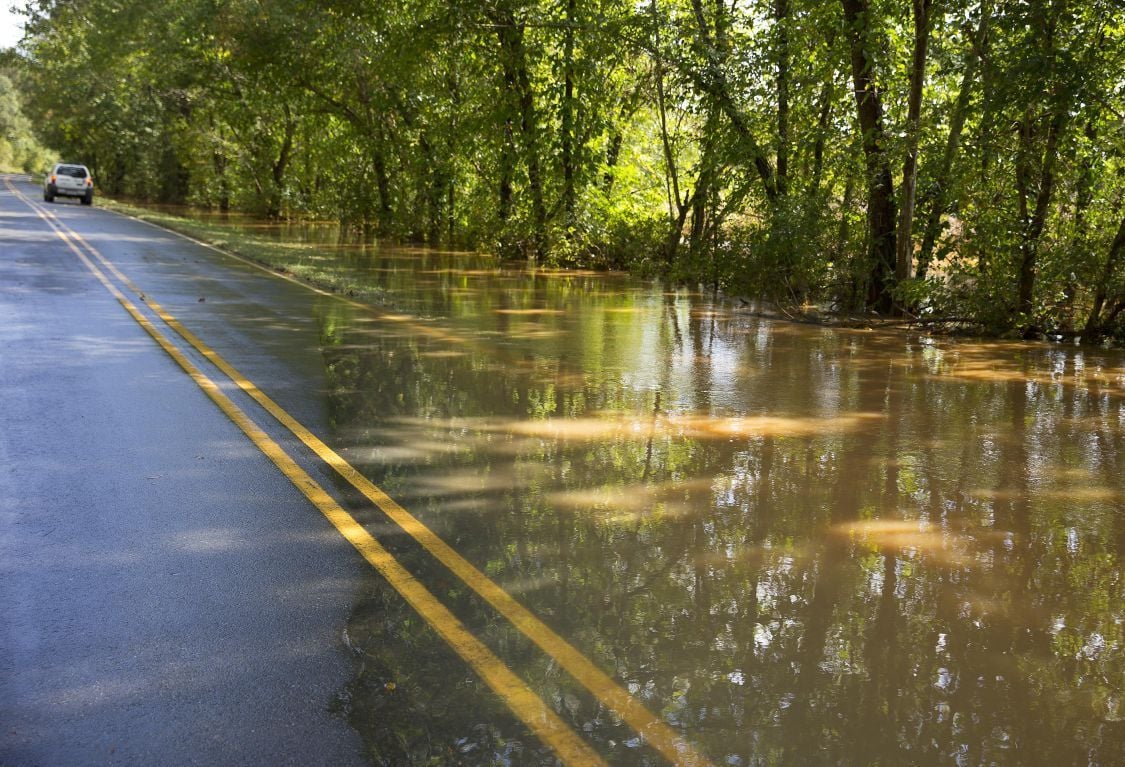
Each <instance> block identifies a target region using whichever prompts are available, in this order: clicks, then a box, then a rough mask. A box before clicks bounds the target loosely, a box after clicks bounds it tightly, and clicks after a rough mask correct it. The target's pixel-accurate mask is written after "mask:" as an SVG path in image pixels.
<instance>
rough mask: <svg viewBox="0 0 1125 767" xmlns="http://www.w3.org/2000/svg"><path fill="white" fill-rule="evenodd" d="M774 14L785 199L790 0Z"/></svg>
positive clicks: (777, 1)
mask: <svg viewBox="0 0 1125 767" xmlns="http://www.w3.org/2000/svg"><path fill="white" fill-rule="evenodd" d="M927 1H928V0H927ZM773 12H774V21H775V23H776V27H777V163H776V165H777V194H778V196H779V197H784V196H785V194H786V192H787V191H788V187H789V79H790V72H789V0H774V6H773Z"/></svg>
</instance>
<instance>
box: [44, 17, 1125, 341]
mask: <svg viewBox="0 0 1125 767" xmlns="http://www.w3.org/2000/svg"><path fill="white" fill-rule="evenodd" d="M29 10H30V12H31V16H30V20H29V24H28V27H27V29H28V34H27V37H26V39H25V41H24V43H23V46H22V52H23V58H24V66H25V68H26V72H27V77H28V86H27V87H28V96H29V106H30V111H31V113H32V114H33V115H34V117H35V118H36V122H37V124H38V125H39V126H41V127H42V129H43V136H42V138H43V139H44V140H45V141H46V143H48V144H49V145H51V146H55V147H58V148H59V149H60V150H61V151H63V152H64V153H65V155H66V156H67V157H68V158H73V159H75V160H83V161H86V162H88V163H89V164H90V165H91V166H92V167H93V168H94V171H95V174H96V176H97V178H98V180H99V182H100V184H101V186H102V187H103V188H104V189H105V190H106V191H108V192H110V193H113V194H120V195H128V196H132V197H137V198H143V199H149V200H154V201H162V202H189V203H192V204H197V205H205V206H214V207H217V208H220V209H228V208H238V209H244V210H251V211H255V212H259V213H262V214H265V215H269V216H294V215H296V216H308V215H312V216H317V217H328V218H338V219H340V220H342V221H345V222H348V223H350V224H354V225H356V226H362V227H365V228H367V229H369V230H371V231H373V232H375V233H376V234H379V235H384V236H391V237H397V238H409V239H413V240H417V241H425V242H428V243H431V244H435V245H437V244H440V245H452V246H468V247H481V248H489V249H497V250H498V251H499V252H502V253H504V254H506V255H521V256H529V257H537V258H540V259H547V260H551V261H554V262H557V263H563V264H580V265H610V266H628V267H630V268H635V269H637V268H639V269H649V270H652V271H661V272H666V273H670V274H672V275H673V276H676V277H683V278H690V279H699V280H703V281H706V282H708V283H712V284H715V285H717V286H722V287H725V288H728V289H730V290H732V291H736V292H740V293H742V294H744V295H748V296H755V297H761V298H765V299H768V300H773V301H778V302H781V303H783V304H786V305H791V306H796V305H801V304H805V303H807V302H818V303H819V302H830V303H833V304H834V305H836V306H837V307H840V308H846V309H853V308H859V307H864V306H865V307H867V308H871V309H875V310H878V311H880V312H884V313H889V312H896V311H902V312H908V313H911V314H917V315H919V316H922V317H928V318H931V319H934V320H953V321H958V322H964V323H968V324H971V325H973V326H976V327H983V328H986V329H989V330H992V331H996V332H1004V331H1010V332H1024V333H1035V332H1042V331H1051V332H1061V333H1064V334H1065V333H1075V334H1083V335H1084V336H1085V337H1086V338H1087V339H1094V338H1100V337H1104V336H1105V335H1107V334H1114V333H1116V334H1122V333H1123V332H1125V264H1123V263H1122V262H1123V261H1125V254H1123V251H1125V217H1123V215H1125V206H1123V202H1125V200H1123V195H1125V178H1123V175H1122V174H1123V172H1125V166H1123V162H1122V149H1123V146H1125V123H1123V115H1125V78H1123V76H1122V72H1123V71H1125V9H1123V6H1122V5H1121V3H1120V2H1119V0H1088V1H1085V2H1078V1H1077V0H912V2H911V3H902V2H892V1H891V0H743V2H727V1H726V0H646V1H645V2H641V3H633V2H622V1H621V0H558V2H553V3H547V2H542V1H541V0H484V1H483V2H477V1H475V0H474V2H464V0H451V1H448V2H434V0H385V1H384V0H381V1H380V2H371V1H370V0H343V1H337V2H329V3H323V2H309V0H271V2H250V0H173V1H172V2H167V3H159V4H153V3H145V2H138V1H137V0H68V1H65V2H64V1H61V0H40V1H39V2H37V3H34V4H32V6H31V8H30V9H29Z"/></svg>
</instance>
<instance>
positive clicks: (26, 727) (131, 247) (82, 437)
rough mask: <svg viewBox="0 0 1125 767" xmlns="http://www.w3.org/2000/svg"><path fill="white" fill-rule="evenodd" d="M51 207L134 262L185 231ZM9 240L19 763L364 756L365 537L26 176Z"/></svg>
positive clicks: (3, 240)
mask: <svg viewBox="0 0 1125 767" xmlns="http://www.w3.org/2000/svg"><path fill="white" fill-rule="evenodd" d="M18 187H19V189H20V191H22V192H25V193H27V194H30V195H33V194H34V193H35V190H34V188H32V187H30V186H28V185H26V184H19V185H18ZM51 210H52V212H53V213H55V214H56V215H58V217H59V218H60V219H61V220H62V221H64V222H65V223H66V224H67V225H69V226H73V227H75V228H76V229H78V230H81V231H84V232H87V233H89V234H90V236H91V238H92V239H95V238H96V235H95V234H94V233H95V232H102V233H103V234H102V235H101V239H102V240H104V241H99V243H98V247H99V248H102V249H104V250H105V252H106V253H107V255H109V256H111V257H114V258H121V259H122V260H123V262H124V265H125V266H126V267H127V268H128V267H131V266H134V265H136V264H139V263H141V262H142V261H144V260H145V259H146V258H151V257H152V255H153V254H155V253H162V252H163V251H164V248H166V247H168V245H169V244H170V243H169V241H168V238H166V237H161V236H160V235H158V234H157V233H156V232H155V231H154V230H151V229H148V228H147V227H143V226H142V225H140V224H136V223H133V222H130V221H127V220H126V219H122V218H117V217H114V216H112V215H110V214H108V213H105V212H103V211H98V210H96V209H95V210H91V209H87V208H80V207H78V206H72V205H55V206H51ZM177 245H179V246H180V247H181V248H182V244H181V243H177ZM0 254H2V255H0V402H2V405H0V420H2V423H0V514H2V515H0V606H2V610H3V614H4V616H5V617H4V620H3V621H2V624H0V625H2V628H0V644H2V651H0V664H2V665H0V722H2V723H3V731H2V739H0V763H2V764H5V765H25V764H27V765H33V764H44V765H47V764H251V763H255V764H263V763H270V764H317V763H320V764H329V763H330V764H362V763H364V760H363V759H362V746H361V743H360V739H359V738H358V737H357V735H356V734H355V732H353V731H352V730H351V728H349V727H348V725H347V724H346V722H345V721H343V719H342V718H341V717H339V716H336V715H334V714H332V713H331V709H332V705H333V701H334V697H335V696H337V695H338V693H339V690H340V689H341V687H342V686H343V685H344V684H345V683H346V681H347V680H348V678H349V677H350V675H351V673H352V661H351V659H350V657H349V654H348V652H347V648H346V647H345V645H344V643H343V638H342V631H343V627H344V625H345V620H346V617H347V615H348V612H349V610H350V608H351V605H352V603H353V601H354V599H355V594H356V592H357V589H359V588H360V587H361V585H362V582H363V579H364V578H365V577H368V575H367V573H366V572H365V570H364V569H363V567H362V563H361V562H359V561H358V560H357V558H356V557H355V556H354V555H352V552H351V547H349V546H348V545H347V543H346V542H344V541H343V540H342V539H341V538H339V537H338V536H334V535H332V534H330V531H329V530H327V529H326V525H325V524H324V520H323V518H322V517H321V516H320V515H318V514H316V513H315V511H313V512H312V513H310V504H309V502H308V500H307V499H306V498H305V497H303V495H302V494H301V493H300V492H299V491H298V490H297V489H296V488H295V487H294V486H293V485H292V483H290V482H289V481H288V480H287V479H286V478H285V477H284V476H282V475H281V474H280V473H279V472H278V471H277V469H276V468H275V467H274V466H273V465H272V464H271V462H270V461H269V460H268V459H267V458H266V457H265V456H263V455H262V454H261V453H260V452H259V451H258V450H256V449H254V447H253V445H252V444H251V443H250V442H248V441H247V439H246V437H245V436H244V435H243V434H242V433H241V432H240V431H239V429H238V428H237V427H236V426H235V425H234V424H233V423H232V422H231V420H230V419H229V418H228V417H227V416H225V415H224V414H223V413H222V412H221V411H220V410H219V409H217V408H216V407H215V406H214V405H213V404H212V402H210V401H209V399H208V397H207V396H206V395H205V394H204V393H203V391H201V390H200V388H199V387H198V386H197V385H196V384H195V383H193V381H192V380H191V379H190V378H189V377H188V376H186V375H185V374H184V372H183V370H182V369H180V367H179V366H178V365H177V364H176V363H175V362H174V361H173V360H172V358H171V357H169V355H168V354H167V353H165V352H164V351H163V350H162V349H161V348H160V347H159V346H158V345H157V344H155V343H154V342H153V340H152V338H150V337H149V335H148V334H147V333H146V332H145V331H144V330H143V329H142V327H141V326H140V325H138V324H137V322H135V321H134V320H133V319H132V318H131V317H130V316H129V314H127V313H126V312H125V311H124V310H123V309H122V306H121V305H120V304H119V303H118V301H117V300H115V298H114V297H113V295H111V294H110V293H109V292H108V291H107V290H106V288H105V287H103V286H102V285H101V284H99V283H98V281H97V280H96V279H95V277H94V276H93V275H92V273H91V272H90V271H89V269H87V267H86V266H85V265H84V264H83V263H82V262H81V261H80V260H79V259H78V258H77V257H76V255H75V254H74V253H73V252H72V251H71V250H70V248H68V247H67V245H66V244H65V243H64V241H63V240H62V239H61V238H60V237H59V235H58V234H57V233H56V232H55V231H53V230H52V229H51V228H50V226H49V225H48V223H47V222H46V221H45V220H44V219H42V218H41V217H39V216H38V215H37V214H36V213H35V212H34V211H33V210H32V209H31V208H30V207H29V206H28V205H27V204H25V202H23V201H22V200H20V199H18V198H17V197H16V196H15V195H14V194H13V193H12V191H11V189H10V188H4V189H3V191H2V192H0ZM158 271H159V269H155V268H154V269H150V270H149V271H146V272H145V273H144V275H143V277H144V278H152V277H155V276H156V275H157V273H158ZM151 282H152V283H153V284H154V286H155V287H157V288H158V289H159V288H168V287H171V292H175V291H176V290H179V291H181V292H182V291H188V292H189V293H194V292H197V291H196V288H197V285H195V284H190V283H189V282H188V281H180V282H177V280H176V277H175V275H172V276H171V277H168V276H164V277H162V278H161V279H160V281H157V280H156V279H153V280H151ZM173 285H175V287H172V286H173ZM201 297H202V296H198V297H194V298H193V299H192V301H193V303H195V302H198V299H199V298H201ZM172 303H174V302H172Z"/></svg>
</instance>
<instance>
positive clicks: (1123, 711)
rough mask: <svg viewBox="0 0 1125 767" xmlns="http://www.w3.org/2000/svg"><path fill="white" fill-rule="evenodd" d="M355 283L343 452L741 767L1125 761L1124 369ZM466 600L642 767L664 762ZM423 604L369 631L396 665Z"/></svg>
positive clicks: (516, 273)
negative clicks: (412, 614) (400, 644)
mask: <svg viewBox="0 0 1125 767" xmlns="http://www.w3.org/2000/svg"><path fill="white" fill-rule="evenodd" d="M326 250H327V251H329V252H330V249H321V250H319V251H318V252H317V256H316V257H324V254H325V252H326ZM337 256H338V254H337V255H332V256H331V258H332V264H333V266H332V268H333V269H340V268H343V269H347V270H349V280H350V281H349V284H350V285H352V286H353V290H354V291H355V292H356V293H358V294H359V295H361V296H378V297H379V303H378V304H377V305H376V310H377V311H375V312H371V311H367V310H364V309H362V308H358V307H356V306H352V305H347V304H345V303H341V302H338V301H325V302H324V303H323V304H321V305H320V307H319V309H318V313H319V315H318V320H319V323H320V328H321V336H322V349H323V358H324V366H325V369H326V371H327V377H328V382H329V393H328V400H327V405H328V413H329V420H330V423H331V428H332V432H333V433H332V435H331V441H332V442H333V444H335V445H337V446H339V448H340V449H341V452H342V454H343V455H345V456H346V457H347V458H348V460H349V461H350V462H352V464H353V465H355V466H357V467H359V468H360V469H361V470H362V471H363V472H364V473H365V474H366V475H367V476H368V477H369V478H370V479H371V480H373V481H374V482H376V483H377V484H379V485H380V486H381V487H382V488H384V489H385V490H386V491H387V492H388V493H390V494H391V495H392V496H393V497H394V498H396V499H397V500H398V501H399V502H400V503H402V504H403V505H404V506H406V507H407V508H409V509H410V510H411V511H412V512H413V513H414V514H415V515H416V516H418V517H419V518H420V519H422V520H423V521H424V522H425V523H426V524H427V525H428V526H430V527H431V528H432V529H433V530H435V531H436V532H437V533H438V534H439V535H440V536H441V537H442V538H444V539H445V540H446V541H448V542H450V543H451V544H452V545H454V546H455V548H457V549H458V551H460V552H461V553H462V554H463V555H464V556H465V557H467V558H468V559H469V560H470V561H471V562H472V563H474V564H475V565H476V566H477V567H478V568H479V569H480V570H481V571H483V572H485V573H487V574H488V575H489V576H490V577H491V578H492V579H493V580H495V581H496V582H498V583H499V584H500V585H502V586H503V587H504V588H505V589H506V590H507V591H508V592H509V593H511V594H513V595H515V596H516V597H517V598H518V599H519V600H520V601H521V602H522V603H523V604H524V605H526V606H527V607H528V608H530V609H531V611H532V612H533V613H535V614H536V615H538V616H539V617H540V618H542V619H543V620H544V621H545V622H546V623H547V624H549V625H550V626H551V627H553V628H554V629H555V630H557V631H558V632H559V633H561V634H562V635H564V636H565V637H566V638H567V639H569V640H570V641H571V642H572V643H573V644H574V645H575V646H577V647H578V648H579V649H580V650H582V651H583V652H584V653H585V654H586V655H587V656H588V657H590V658H591V659H592V660H593V661H594V662H595V663H596V664H597V665H598V666H599V667H601V668H602V669H605V670H606V671H607V672H609V673H610V674H611V675H612V676H613V677H614V678H616V679H617V680H618V681H619V682H620V683H621V684H622V685H623V686H625V687H626V689H628V690H629V691H630V692H631V693H632V694H633V695H634V696H636V697H637V698H639V699H640V700H641V701H642V702H643V703H644V704H645V705H646V706H647V707H648V708H649V710H650V711H653V712H656V713H658V714H659V715H660V716H661V717H662V718H663V719H664V720H665V721H666V722H667V723H669V724H670V725H672V726H673V727H674V728H676V729H678V730H679V731H681V732H682V733H683V735H684V736H685V738H686V739H687V740H688V741H690V742H692V743H694V744H697V745H698V746H699V748H700V749H701V750H702V751H703V752H704V753H706V754H707V755H708V757H709V758H710V759H712V760H713V761H714V762H715V763H717V764H728V765H751V764H779V763H786V764H817V763H825V764H827V763H832V764H835V763H850V764H906V763H911V764H1113V763H1121V760H1122V759H1125V699H1123V695H1125V690H1123V681H1125V656H1123V648H1122V641H1123V633H1125V627H1123V621H1125V600H1123V597H1125V584H1123V581H1122V564H1121V557H1122V554H1123V552H1125V511H1123V509H1125V464H1123V460H1122V455H1123V450H1125V360H1123V357H1122V355H1121V354H1120V353H1116V352H1108V351H1097V350H1093V351H1092V350H1086V349H1076V348H1067V347H1051V346H1043V345H1032V344H1022V343H1019V344H1017V343H973V342H967V341H961V340H946V339H933V338H926V337H919V336H909V335H893V334H892V335H888V334H880V333H874V332H865V331H844V330H831V329H823V328H816V327H809V326H800V325H791V324H778V323H774V322H770V321H765V320H761V319H756V318H753V317H751V316H748V315H746V314H741V313H739V312H738V311H735V310H732V309H731V308H730V307H729V306H728V305H726V304H715V303H713V302H711V301H709V300H708V299H707V298H705V297H703V296H701V295H698V294H695V293H692V292H690V291H683V290H664V289H661V288H660V287H659V286H653V285H651V284H642V283H639V282H635V281H631V280H629V279H627V278H624V277H621V276H614V275H595V274H583V273H578V274H575V273H560V272H554V271H549V270H538V271H535V270H531V271H529V270H524V269H519V268H505V267H502V266H498V265H497V264H495V263H492V262H490V261H489V260H488V259H485V258H480V257H455V256H452V255H449V254H438V253H431V252H425V251H411V250H383V251H363V250H362V249H360V250H358V251H349V254H348V255H347V256H346V257H344V258H339V257H337ZM407 556H409V554H407ZM420 566H423V567H424V565H420ZM439 580H440V578H439ZM443 583H444V581H443ZM445 585H446V588H447V590H448V594H449V597H450V598H451V599H452V600H454V601H457V600H460V602H461V606H460V608H459V609H460V610H461V612H462V614H464V615H466V616H467V618H466V619H467V620H468V621H469V622H471V623H472V624H474V625H476V626H480V627H481V630H482V631H483V632H485V633H486V634H487V635H488V637H489V639H488V641H489V644H490V645H492V646H502V647H506V648H510V649H511V653H512V657H513V658H515V659H517V662H522V666H520V668H519V670H520V672H521V674H522V675H523V676H524V677H525V678H529V679H532V680H534V686H535V687H536V689H537V691H538V692H540V693H541V694H542V695H543V696H544V697H545V698H546V699H547V700H548V701H550V702H551V703H552V705H553V706H554V707H555V708H556V709H557V710H558V711H560V712H561V713H562V714H563V715H564V718H566V719H567V720H568V721H569V722H571V723H572V724H573V725H574V726H575V728H576V729H577V730H578V731H580V732H582V733H584V734H585V735H586V736H587V737H589V738H590V739H591V740H593V741H594V742H596V743H600V744H602V745H603V746H604V747H605V748H606V749H608V752H609V753H611V754H613V757H612V759H611V762H612V763H614V764H658V763H661V762H660V760H659V759H658V758H656V757H654V756H653V754H652V753H651V752H650V751H647V750H646V749H644V748H642V743H641V741H640V740H639V739H638V738H637V737H636V734H635V733H631V732H630V731H629V729H628V727H626V726H623V725H622V724H621V723H620V721H618V720H617V719H616V718H615V717H613V716H611V715H609V714H607V712H606V711H605V710H604V708H602V707H600V706H599V705H598V704H597V702H596V701H594V700H592V699H591V698H590V696H589V695H588V694H586V693H585V692H584V691H583V690H582V689H581V688H580V687H579V686H577V685H575V684H574V683H573V682H572V681H571V680H569V679H567V678H566V677H565V675H564V674H560V673H558V670H557V668H556V667H555V666H554V664H552V663H551V662H550V661H549V660H544V659H543V658H542V657H541V656H537V655H535V654H534V653H532V652H531V651H530V650H529V649H528V647H527V644H528V643H527V642H526V640H524V639H523V638H522V637H520V636H519V634H518V633H517V632H516V631H515V630H514V629H512V628H511V627H510V626H507V625H506V624H504V623H502V622H497V621H495V620H494V619H490V618H489V617H488V616H487V614H486V613H487V610H486V609H485V608H482V607H480V606H479V605H475V604H474V603H473V602H472V600H471V599H469V598H468V596H466V595H465V594H463V593H462V592H463V591H464V590H463V589H460V590H459V589H458V588H457V587H456V586H454V585H452V584H451V583H445ZM391 602H392V600H389V599H387V598H385V597H380V596H379V595H373V596H372V597H371V604H369V605H368V606H367V607H366V608H364V607H361V608H360V609H359V610H357V613H356V615H355V616H354V620H353V627H352V631H353V633H352V639H353V641H355V642H357V643H358V644H359V645H360V646H362V650H363V652H364V653H366V654H367V655H368V656H369V657H372V658H375V659H379V646H380V642H381V638H382V636H383V634H384V633H385V632H393V633H396V634H397V635H399V636H401V635H402V634H403V632H404V631H406V632H408V629H403V628H402V624H401V623H400V621H401V622H405V623H407V624H408V623H409V615H408V614H407V612H406V610H405V608H395V607H394V606H393V605H392V604H391ZM372 605H376V606H377V607H373V606H372ZM396 610H397V614H396ZM388 611H389V613H390V614H389V615H388ZM520 659H523V660H522V661H520ZM402 660H403V659H401V658H398V659H390V658H386V659H382V662H383V665H384V666H386V667H390V666H398V667H400V668H401V666H402V663H401V661H402ZM375 663H376V664H378V663H379V661H378V660H376V661H375ZM381 673H383V676H379V674H376V677H378V678H377V679H375V680H367V681H366V682H364V680H362V679H361V680H360V681H359V682H358V683H357V685H356V687H355V689H354V691H353V692H355V694H356V700H355V701H354V703H355V711H354V712H353V713H354V714H355V716H354V719H355V720H358V722H359V723H360V725H361V727H362V722H363V721H364V714H363V712H364V711H368V712H371V711H375V712H378V711H382V710H383V709H384V708H385V706H386V701H387V699H389V697H390V696H392V695H400V696H401V695H402V694H403V692H402V690H403V685H402V683H401V681H400V682H399V683H398V684H397V685H396V686H394V687H392V688H390V689H388V688H386V687H385V686H380V684H381V683H382V682H384V681H385V679H384V677H386V678H389V672H381ZM448 673H450V670H449V669H447V668H443V667H440V664H439V666H438V667H435V668H426V667H425V664H424V663H422V664H419V667H418V668H417V669H416V676H417V678H415V679H413V680H412V681H411V687H424V686H425V685H424V684H422V683H421V680H422V678H424V677H428V678H429V681H434V680H440V678H441V677H442V675H443V674H448ZM427 705H432V701H431V702H430V703H429V704H427ZM433 726H435V727H437V728H439V729H443V727H444V726H443V725H441V724H437V723H435V724H434V725H433ZM454 729H456V728H454ZM372 737H374V738H376V739H378V738H379V737H381V736H379V735H377V734H372ZM470 740H471V739H470ZM477 745H479V746H480V749H481V753H482V756H481V758H479V759H478V761H479V763H488V762H489V759H490V758H492V757H487V758H486V757H484V756H483V754H484V753H489V754H495V753H503V748H502V746H498V745H497V743H496V736H495V733H482V734H481V741H480V743H479V744H477ZM466 746H467V747H468V750H467V751H465V752H464V755H463V756H462V757H460V758H463V759H465V760H466V761H467V763H474V760H473V759H472V758H469V755H470V754H471V753H472V752H473V744H471V743H467V744H466ZM423 754H425V755H426V756H432V754H431V753H429V752H427V751H426V749H425V748H424V747H423V748H421V749H420V750H419V751H416V752H413V753H412V758H418V759H420V758H421V757H422V755H423ZM529 757H530V755H529V754H523V756H522V757H520V758H515V760H514V763H522V760H523V759H528V758H529Z"/></svg>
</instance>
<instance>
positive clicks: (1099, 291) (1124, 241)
mask: <svg viewBox="0 0 1125 767" xmlns="http://www.w3.org/2000/svg"><path fill="white" fill-rule="evenodd" d="M1123 253H1125V217H1123V218H1122V219H1121V224H1120V226H1118V227H1117V236H1116V237H1114V238H1113V244H1112V245H1110V246H1109V255H1108V256H1107V257H1106V260H1105V266H1103V268H1102V274H1101V278H1100V279H1099V280H1098V285H1097V288H1096V289H1095V292H1094V305H1093V306H1091V307H1090V316H1089V317H1088V318H1087V319H1086V327H1085V329H1084V330H1083V331H1082V339H1083V341H1087V340H1093V339H1096V338H1097V337H1098V336H1099V335H1101V333H1102V332H1103V328H1102V327H1101V325H1100V322H1101V313H1102V308H1103V307H1104V306H1105V302H1106V298H1108V295H1109V286H1110V285H1111V284H1112V282H1113V276H1114V274H1115V273H1116V272H1117V265H1118V263H1120V261H1121V256H1122V254H1123Z"/></svg>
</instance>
